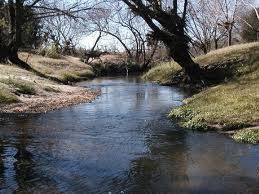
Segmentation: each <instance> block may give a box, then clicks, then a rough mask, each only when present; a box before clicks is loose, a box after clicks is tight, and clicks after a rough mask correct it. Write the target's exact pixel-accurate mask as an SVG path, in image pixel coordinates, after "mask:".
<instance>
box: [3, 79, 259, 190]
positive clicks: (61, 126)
mask: <svg viewBox="0 0 259 194" xmlns="http://www.w3.org/2000/svg"><path fill="white" fill-rule="evenodd" d="M82 85H87V86H90V87H93V88H100V89H101V91H102V95H101V96H100V97H99V98H98V99H97V100H96V101H95V102H94V103H92V104H86V105H85V104H82V105H78V106H74V107H70V108H67V109H63V110H60V111H54V112H51V113H48V114H38V115H0V129H1V130H0V137H1V138H0V156H1V157H0V193H109V192H111V193H134V194H135V193H141V194H143V193H170V194H174V193H175V194H184V193H188V194H189V193H191V194H192V193H201V194H210V193H215V194H218V193H227V194H228V193H229V194H236V193H251V194H256V193H259V188H258V185H259V183H258V179H256V168H257V166H258V163H259V147H258V146H250V145H242V144H237V143H234V142H233V141H232V140H229V139H227V138H226V137H224V136H222V135H217V134H213V133H206V134H204V133H202V134H200V133H193V132H190V131H188V132H187V131H185V130H182V129H179V128H178V127H177V126H176V125H175V124H174V123H173V122H171V121H169V120H168V119H167V117H166V115H167V113H168V111H169V110H170V108H171V107H174V106H177V105H179V104H180V101H181V100H182V99H183V97H184V95H185V93H184V92H183V91H181V90H179V89H175V88H170V87H163V86H158V85H155V84H145V83H142V82H141V81H139V80H138V79H136V78H131V77H129V78H127V79H124V78H123V79H121V78H117V79H115V78H103V79H96V80H94V81H92V82H85V83H82Z"/></svg>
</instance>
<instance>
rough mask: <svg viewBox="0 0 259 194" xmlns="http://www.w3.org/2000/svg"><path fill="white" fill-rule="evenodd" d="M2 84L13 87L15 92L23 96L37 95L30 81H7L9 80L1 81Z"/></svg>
mask: <svg viewBox="0 0 259 194" xmlns="http://www.w3.org/2000/svg"><path fill="white" fill-rule="evenodd" d="M0 82H2V83H4V84H6V85H11V86H13V87H14V88H15V90H16V91H17V92H19V93H21V94H29V95H34V94H36V90H35V88H34V86H33V84H32V83H30V82H28V81H24V80H14V79H7V80H1V81H0Z"/></svg>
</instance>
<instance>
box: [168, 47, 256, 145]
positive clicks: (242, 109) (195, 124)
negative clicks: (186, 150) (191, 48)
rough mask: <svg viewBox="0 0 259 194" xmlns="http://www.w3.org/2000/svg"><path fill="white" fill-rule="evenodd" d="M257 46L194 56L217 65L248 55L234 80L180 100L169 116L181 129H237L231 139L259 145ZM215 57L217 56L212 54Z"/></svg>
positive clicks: (233, 48)
mask: <svg viewBox="0 0 259 194" xmlns="http://www.w3.org/2000/svg"><path fill="white" fill-rule="evenodd" d="M258 50H259V44H258V43H252V44H245V45H239V46H233V47H230V48H226V49H222V50H219V51H214V52H212V53H209V54H208V55H206V56H201V57H198V58H199V60H202V61H204V62H206V63H207V62H208V61H209V62H211V63H218V62H220V61H221V60H229V59H230V58H232V57H244V56H249V57H248V58H247V61H246V62H244V63H243V65H242V66H241V67H238V68H237V69H236V71H238V73H237V74H235V77H234V79H232V80H230V81H229V82H227V83H222V84H220V85H218V86H215V87H210V88H208V89H206V90H204V91H202V92H200V93H198V94H196V95H194V96H192V97H190V98H188V99H186V100H185V101H184V105H182V106H180V107H178V108H176V109H174V110H173V111H172V112H171V113H170V116H171V117H174V118H179V119H181V121H180V124H181V126H183V127H185V128H189V129H194V130H211V129H216V130H239V129H243V130H241V131H240V132H237V133H236V134H235V135H234V136H233V138H234V139H236V140H240V141H241V140H242V141H244V142H250V143H255V142H257V143H258V142H259V135H258V131H252V130H253V129H255V128H251V129H250V128H249V129H244V128H247V127H253V126H258V125H259V59H258ZM216 54H217V55H216Z"/></svg>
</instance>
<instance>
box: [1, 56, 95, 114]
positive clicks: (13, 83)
mask: <svg viewBox="0 0 259 194" xmlns="http://www.w3.org/2000/svg"><path fill="white" fill-rule="evenodd" d="M19 56H20V58H21V59H23V60H24V61H27V63H28V64H30V65H31V66H32V67H33V68H34V69H35V70H37V71H39V72H41V73H43V74H44V75H48V76H51V77H55V78H57V79H58V80H60V81H61V82H67V83H72V82H75V81H81V80H87V79H90V78H91V77H93V76H94V73H93V70H92V67H90V66H89V65H86V64H84V63H82V62H80V61H79V59H78V58H74V57H68V56H62V58H60V59H51V58H46V57H42V56H40V55H35V54H29V53H20V54H19ZM97 95H98V91H95V90H91V89H87V88H82V87H75V86H71V85H63V84H61V83H57V82H53V81H50V80H48V79H45V78H42V77H39V76H37V75H36V74H34V73H32V72H29V71H26V70H23V69H21V68H18V67H16V66H15V65H8V64H0V113H42V112H47V111H51V110H55V109H59V108H63V107H68V106H71V105H75V104H80V103H86V102H91V101H92V100H94V99H95V98H96V96H97Z"/></svg>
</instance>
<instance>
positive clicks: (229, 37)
mask: <svg viewBox="0 0 259 194" xmlns="http://www.w3.org/2000/svg"><path fill="white" fill-rule="evenodd" d="M231 45H232V27H230V29H229V30H228V46H231Z"/></svg>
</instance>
